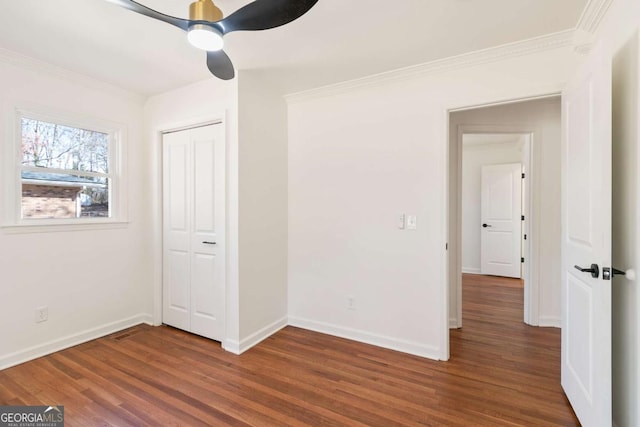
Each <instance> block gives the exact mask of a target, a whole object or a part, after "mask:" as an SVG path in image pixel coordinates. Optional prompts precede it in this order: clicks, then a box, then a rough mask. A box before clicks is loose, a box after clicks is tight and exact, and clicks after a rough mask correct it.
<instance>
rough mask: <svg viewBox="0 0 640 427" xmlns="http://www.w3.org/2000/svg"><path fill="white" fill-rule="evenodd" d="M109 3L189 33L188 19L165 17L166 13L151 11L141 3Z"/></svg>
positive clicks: (113, 0) (115, 0)
mask: <svg viewBox="0 0 640 427" xmlns="http://www.w3.org/2000/svg"><path fill="white" fill-rule="evenodd" d="M107 1H108V2H110V3H113V4H117V5H118V6H122V7H124V8H125V9H129V10H131V11H133V12H136V13H139V14H141V15H144V16H148V17H149V18H153V19H157V20H159V21H163V22H166V23H167V24H171V25H173V26H175V27H178V28H180V29H181V30H184V31H187V30H188V29H189V23H190V21H189V20H188V19H182V18H176V17H174V16H169V15H165V14H164V13H160V12H158V11H155V10H153V9H150V8H148V7H147V6H143V5H141V4H140V3H136V2H135V1H133V0H107Z"/></svg>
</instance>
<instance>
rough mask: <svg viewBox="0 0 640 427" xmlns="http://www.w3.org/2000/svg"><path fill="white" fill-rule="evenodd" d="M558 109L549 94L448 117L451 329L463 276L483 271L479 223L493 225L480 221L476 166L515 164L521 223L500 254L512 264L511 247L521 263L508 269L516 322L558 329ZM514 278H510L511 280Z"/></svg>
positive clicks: (457, 317) (458, 321) (458, 323)
mask: <svg viewBox="0 0 640 427" xmlns="http://www.w3.org/2000/svg"><path fill="white" fill-rule="evenodd" d="M560 110H561V106H560V98H559V97H558V96H554V97H549V98H544V99H536V100H529V101H520V102H513V103H509V104H503V105H494V106H488V107H480V108H471V109H465V110H458V111H453V112H450V151H449V152H450V157H449V158H450V168H449V169H450V177H449V182H450V188H449V191H450V198H449V203H450V206H449V209H450V212H451V217H450V227H449V236H450V237H449V243H450V250H449V257H450V259H449V277H450V292H449V294H450V301H449V302H450V305H449V313H450V314H449V326H450V327H451V328H461V327H462V326H463V313H462V298H463V292H462V283H463V280H462V278H463V273H464V274H465V275H467V274H476V275H477V274H480V273H482V272H483V271H482V250H481V249H482V248H481V244H482V243H481V240H482V235H483V233H485V234H488V233H487V230H486V229H485V227H482V225H483V224H487V227H486V228H489V226H493V225H494V224H491V223H489V222H487V221H485V220H484V219H483V218H482V212H481V211H482V207H481V192H482V190H481V185H482V183H481V181H482V178H481V173H482V166H484V165H487V166H491V165H498V164H503V165H506V164H511V165H512V169H513V170H515V168H517V166H516V164H518V163H520V164H521V165H522V166H521V167H522V173H523V174H524V176H525V179H524V180H522V181H521V185H522V187H521V190H522V197H521V200H522V202H521V212H520V214H521V216H520V218H518V219H521V218H522V217H524V221H521V223H520V224H518V225H520V226H521V229H520V230H517V229H516V230H515V231H512V234H511V235H510V236H511V237H510V239H511V240H510V242H511V243H510V245H511V248H510V250H509V251H508V252H509V253H510V254H511V255H512V256H513V258H512V259H516V258H515V257H516V255H515V254H514V252H513V251H512V250H511V249H514V250H515V249H518V250H519V251H520V260H521V261H522V262H521V265H520V266H519V269H518V270H516V271H517V273H519V275H520V278H521V279H522V280H523V286H524V293H523V299H524V301H521V303H522V306H523V309H522V314H521V315H520V317H519V318H520V319H521V321H524V323H527V324H529V325H533V326H554V327H559V326H560V295H561V294H560V238H559V235H560V220H561V218H560V141H561V134H560ZM465 152H466V156H465ZM465 170H466V174H465ZM511 173H512V175H513V174H514V173H515V172H513V171H512V172H511ZM465 180H466V184H465ZM505 182H506V181H505ZM511 183H512V186H515V185H517V184H516V183H515V181H514V180H511ZM510 202H513V200H511V201H510ZM513 233H519V236H514V235H513ZM504 236H507V234H503V238H506V237H504ZM514 237H515V239H514ZM516 242H519V243H520V247H517V248H516V245H517V243H516ZM494 245H495V243H494ZM504 246H505V245H504V244H503V245H501V246H500V249H504ZM494 255H495V254H494ZM498 261H500V262H504V260H498ZM509 262H510V263H511V264H513V261H509ZM511 271H514V270H511ZM517 273H515V274H510V275H511V276H512V277H516V279H517V276H518V274H517ZM485 274H493V275H495V276H507V275H509V274H506V273H499V274H496V273H495V272H493V273H491V272H489V273H486V272H485ZM465 277H469V276H465Z"/></svg>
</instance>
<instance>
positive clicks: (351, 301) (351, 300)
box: [347, 296, 356, 310]
mask: <svg viewBox="0 0 640 427" xmlns="http://www.w3.org/2000/svg"><path fill="white" fill-rule="evenodd" d="M347 308H348V309H349V310H355V309H356V299H355V298H354V297H352V296H348V297H347Z"/></svg>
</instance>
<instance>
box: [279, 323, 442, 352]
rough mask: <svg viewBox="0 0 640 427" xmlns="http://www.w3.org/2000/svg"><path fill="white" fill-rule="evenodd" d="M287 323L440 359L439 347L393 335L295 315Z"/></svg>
mask: <svg viewBox="0 0 640 427" xmlns="http://www.w3.org/2000/svg"><path fill="white" fill-rule="evenodd" d="M289 325H291V326H295V327H297V328H303V329H307V330H310V331H314V332H320V333H323V334H327V335H333V336H336V337H340V338H345V339H348V340H352V341H358V342H362V343H365V344H371V345H375V346H378V347H382V348H387V349H390V350H395V351H400V352H403V353H408V354H413V355H415V356H420V357H425V358H428V359H433V360H441V349H439V348H436V347H435V346H428V345H424V344H420V343H417V342H412V341H406V340H400V339H397V338H393V337H388V336H384V335H378V334H372V333H370V332H365V331H361V330H357V329H351V328H345V327H342V326H339V325H332V324H330V323H324V322H317V321H315V320H310V319H303V318H300V317H295V316H289Z"/></svg>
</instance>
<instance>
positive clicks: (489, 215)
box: [479, 163, 522, 278]
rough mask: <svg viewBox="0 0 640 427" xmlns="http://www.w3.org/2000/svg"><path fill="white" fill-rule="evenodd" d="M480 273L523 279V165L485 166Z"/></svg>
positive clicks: (482, 186) (482, 184)
mask: <svg viewBox="0 0 640 427" xmlns="http://www.w3.org/2000/svg"><path fill="white" fill-rule="evenodd" d="M481 179H482V183H481V188H482V190H481V192H482V195H481V208H480V211H481V224H479V226H481V227H482V230H481V234H480V241H481V243H480V245H481V250H480V271H481V273H482V274H490V275H494V276H505V277H517V278H520V277H521V270H522V269H521V249H522V242H521V235H522V218H521V215H522V164H521V163H509V164H503V165H485V166H482V178H481Z"/></svg>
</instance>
